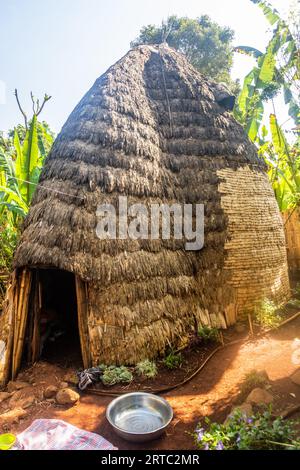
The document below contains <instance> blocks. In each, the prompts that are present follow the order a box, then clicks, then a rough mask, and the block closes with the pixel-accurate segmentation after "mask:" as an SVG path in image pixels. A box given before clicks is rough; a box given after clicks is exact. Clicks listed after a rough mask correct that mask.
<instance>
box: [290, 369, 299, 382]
mask: <svg viewBox="0 0 300 470" xmlns="http://www.w3.org/2000/svg"><path fill="white" fill-rule="evenodd" d="M291 381H292V382H293V383H294V384H296V385H300V369H298V370H296V371H295V372H294V373H293V374H292V375H291Z"/></svg>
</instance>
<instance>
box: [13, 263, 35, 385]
mask: <svg viewBox="0 0 300 470" xmlns="http://www.w3.org/2000/svg"><path fill="white" fill-rule="evenodd" d="M31 278H32V274H31V271H28V270H27V269H26V268H25V269H24V270H23V272H22V275H21V285H20V295H19V302H18V309H17V321H16V330H15V341H14V350H13V358H12V378H13V379H14V378H15V377H16V375H17V373H18V371H19V367H20V365H21V360H22V352H23V345H24V339H25V333H26V325H27V316H28V308H29V297H30V290H31Z"/></svg>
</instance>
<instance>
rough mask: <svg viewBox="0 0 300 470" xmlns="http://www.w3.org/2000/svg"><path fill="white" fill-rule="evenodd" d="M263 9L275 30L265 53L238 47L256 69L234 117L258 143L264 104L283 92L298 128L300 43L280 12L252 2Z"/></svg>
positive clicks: (237, 103) (247, 79)
mask: <svg viewBox="0 0 300 470" xmlns="http://www.w3.org/2000/svg"><path fill="white" fill-rule="evenodd" d="M252 1H253V3H256V4H258V6H259V7H260V8H261V9H262V11H263V13H264V15H265V17H266V19H267V20H268V21H269V23H270V24H271V25H272V26H273V28H274V29H273V35H272V37H271V39H270V41H269V43H268V45H267V47H266V50H265V51H264V52H261V51H258V50H257V49H255V48H252V47H249V46H237V47H236V48H235V51H236V52H240V53H243V54H247V55H250V56H251V57H254V58H255V60H256V65H255V67H254V68H253V69H252V70H251V71H250V72H249V74H248V75H247V76H246V77H245V80H244V84H243V88H242V91H241V93H240V95H239V97H238V99H237V100H236V106H235V110H234V114H235V117H236V119H238V120H239V121H240V122H241V123H242V124H243V125H244V126H245V129H246V132H247V133H248V135H249V138H250V139H251V140H252V141H253V142H256V141H257V138H258V133H259V129H260V127H261V123H262V118H263V114H264V103H265V102H266V101H268V100H271V99H272V98H274V96H275V95H276V94H277V93H278V92H279V91H283V93H284V99H285V103H286V104H287V105H288V107H289V114H290V116H291V117H292V118H293V119H294V121H295V123H296V124H297V125H298V124H299V112H300V107H299V99H298V94H299V88H298V87H295V83H296V81H297V80H299V78H300V55H299V44H298V43H297V41H298V39H297V37H295V35H293V34H292V32H291V30H290V27H289V25H288V24H287V23H286V22H285V21H284V20H283V19H282V18H281V17H280V16H279V14H278V12H277V10H275V9H273V8H272V6H271V5H270V4H269V3H267V2H265V1H263V0H258V1H255V0H252Z"/></svg>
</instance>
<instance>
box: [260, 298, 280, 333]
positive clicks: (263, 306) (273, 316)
mask: <svg viewBox="0 0 300 470" xmlns="http://www.w3.org/2000/svg"><path fill="white" fill-rule="evenodd" d="M278 308H279V307H278V306H277V305H276V304H275V303H274V302H272V300H269V299H263V300H262V301H261V302H260V304H259V305H258V307H257V308H256V311H255V318H256V321H257V323H258V324H259V325H260V326H261V327H263V328H277V327H278V326H279V325H280V323H281V316H280V315H279V313H278Z"/></svg>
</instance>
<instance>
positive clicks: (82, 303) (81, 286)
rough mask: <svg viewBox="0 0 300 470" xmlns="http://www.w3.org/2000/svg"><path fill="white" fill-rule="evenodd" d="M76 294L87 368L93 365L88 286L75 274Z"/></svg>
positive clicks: (81, 339)
mask: <svg viewBox="0 0 300 470" xmlns="http://www.w3.org/2000/svg"><path fill="white" fill-rule="evenodd" d="M75 285H76V296H77V315H78V330H79V337H80V346H81V354H82V361H83V366H84V368H85V369H87V368H88V367H90V366H91V359H90V341H89V333H88V326H87V321H88V308H87V302H88V298H87V295H86V286H85V282H83V281H82V280H81V279H80V278H79V277H78V276H76V275H75Z"/></svg>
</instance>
